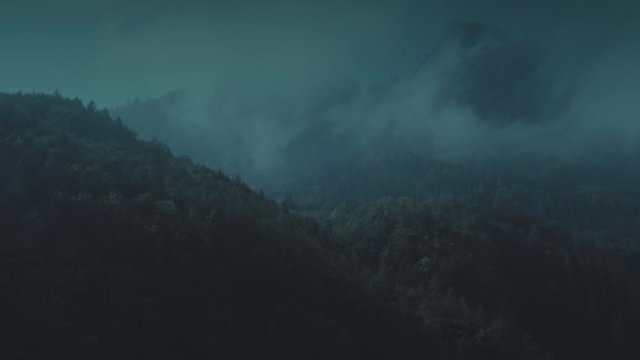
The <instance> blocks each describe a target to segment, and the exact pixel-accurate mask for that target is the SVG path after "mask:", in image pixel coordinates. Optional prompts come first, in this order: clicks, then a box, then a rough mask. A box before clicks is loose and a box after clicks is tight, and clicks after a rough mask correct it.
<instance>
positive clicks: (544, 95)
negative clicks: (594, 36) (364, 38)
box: [111, 22, 640, 247]
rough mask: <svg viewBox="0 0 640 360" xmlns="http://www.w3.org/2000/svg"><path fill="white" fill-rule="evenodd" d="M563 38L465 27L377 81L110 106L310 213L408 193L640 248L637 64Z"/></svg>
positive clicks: (183, 150)
mask: <svg viewBox="0 0 640 360" xmlns="http://www.w3.org/2000/svg"><path fill="white" fill-rule="evenodd" d="M559 38H561V39H556V38H553V37H551V36H550V35H537V36H533V35H529V36H522V35H519V36H516V35H513V34H510V33H509V32H508V31H506V30H503V29H501V28H498V27H495V26H491V25H487V24H483V23H480V22H463V23H455V24H452V25H451V26H450V27H449V30H448V31H446V32H445V34H444V35H443V36H442V37H441V38H440V40H439V41H436V42H435V45H434V46H433V48H432V49H431V51H429V52H428V53H427V55H426V56H425V57H424V59H423V60H422V61H421V62H419V63H418V65H417V66H416V68H415V69H414V70H413V71H412V72H409V73H407V74H402V75H398V76H396V77H394V78H390V79H387V80H384V81H379V82H375V83H373V84H369V85H367V84H360V83H358V82H355V81H352V80H348V79H342V80H340V81H334V82H331V83H330V84H329V85H327V86H324V87H320V88H313V87H311V86H306V84H300V86H299V89H296V90H295V91H292V92H285V93H281V92H278V90H277V88H275V89H274V90H273V93H267V94H258V95H256V94H253V93H251V89H247V90H246V92H248V93H249V95H247V94H246V93H243V92H241V91H236V92H234V91H229V92H228V93H224V94H222V95H221V94H212V95H210V97H207V95H206V94H202V93H194V92H190V91H189V90H182V91H174V92H171V93H169V94H167V95H166V96H163V97H161V98H158V99H147V100H139V99H137V100H135V101H133V102H130V103H129V104H127V105H124V106H120V107H116V108H113V109H111V112H112V113H113V114H115V115H117V116H121V117H122V119H123V121H124V122H125V123H126V124H127V125H128V126H130V127H131V128H132V129H134V130H135V131H137V132H138V133H139V134H140V135H141V137H143V138H145V139H152V138H157V139H159V140H161V141H163V142H166V143H167V144H168V145H169V146H170V147H171V149H172V150H173V151H175V152H176V153H179V154H183V155H188V156H190V157H192V158H194V159H195V160H196V161H198V162H200V163H204V164H207V165H209V166H212V167H214V168H221V169H223V171H225V172H227V173H230V174H240V175H241V176H242V178H243V179H245V180H246V181H247V182H248V183H249V184H250V185H251V186H252V187H253V188H255V189H262V190H264V191H265V193H266V194H268V195H269V196H271V197H273V198H276V199H278V200H287V203H288V204H289V206H292V205H293V206H294V207H295V208H297V209H299V210H305V209H306V210H309V211H314V210H317V209H321V210H323V211H325V212H326V211H331V209H333V208H334V207H335V206H337V205H339V204H340V203H342V202H345V201H347V202H356V203H368V202H372V201H376V200H377V199H379V198H381V197H384V196H408V197H412V198H414V199H416V200H417V201H420V202H427V203H430V204H434V205H440V204H451V203H460V204H463V206H464V207H470V208H475V209H477V210H478V211H485V212H486V211H489V212H492V213H495V214H502V213H511V212H514V211H515V212H517V213H519V214H521V215H526V216H533V217H536V218H539V219H544V220H546V221H557V222H559V223H562V224H563V225H565V226H569V227H571V228H572V229H574V230H576V231H578V232H580V231H583V230H587V231H592V232H595V233H600V234H603V236H602V238H604V239H605V240H606V241H609V242H617V243H619V244H625V246H630V247H633V246H637V241H635V240H636V239H635V237H636V234H637V232H638V231H639V230H640V211H639V210H638V209H640V187H638V186H637V184H638V182H639V181H640V165H638V162H637V159H638V157H639V156H640V128H638V122H637V119H636V114H637V113H638V109H637V106H636V105H635V103H636V102H634V101H632V99H631V97H632V94H634V93H635V92H636V90H635V89H636V86H635V85H633V84H632V82H633V80H632V79H633V76H634V74H635V73H634V72H633V70H632V69H629V68H626V67H624V66H621V65H620V64H618V66H611V64H609V62H607V61H609V60H608V59H605V60H607V61H605V60H603V59H601V58H598V57H596V56H593V55H591V56H587V55H586V54H587V53H589V52H588V51H587V50H585V47H586V48H589V44H582V43H579V42H577V41H574V42H568V43H566V42H564V41H566V39H562V37H559ZM594 42H595V40H594ZM591 46H595V45H591ZM580 54H583V55H584V56H583V57H582V58H579V59H578V58H577V56H578V55H580ZM630 56H631V55H630ZM578 60H579V61H578ZM612 82H615V84H612ZM604 234H606V235H604Z"/></svg>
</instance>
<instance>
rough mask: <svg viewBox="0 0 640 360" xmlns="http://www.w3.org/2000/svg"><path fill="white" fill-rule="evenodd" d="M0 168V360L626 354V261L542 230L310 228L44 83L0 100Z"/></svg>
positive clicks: (520, 224) (392, 224)
mask: <svg viewBox="0 0 640 360" xmlns="http://www.w3.org/2000/svg"><path fill="white" fill-rule="evenodd" d="M0 168H1V169H2V170H1V171H0V295H1V296H0V359H44V358H46V359H50V358H54V359H55V358H64V359H205V358H207V359H209V358H212V359H253V358H258V357H259V358H266V359H426V358H428V359H552V358H557V359H577V358H580V359H602V358H608V359H633V358H638V357H640V346H639V345H638V343H637V337H636V334H638V333H640V306H639V304H640V281H639V280H640V276H639V273H640V268H639V267H640V261H638V260H640V258H639V256H638V254H636V253H633V252H627V253H623V252H620V251H617V250H616V249H615V248H606V247H602V246H598V247H596V246H593V245H590V244H589V242H588V241H586V240H584V239H581V238H575V237H572V236H570V235H568V233H567V232H566V231H564V230H563V229H562V228H559V227H557V226H551V225H546V224H543V223H539V222H536V221H534V220H531V219H526V218H518V217H513V218H510V219H507V220H505V219H504V218H503V219H495V218H494V219H492V218H490V217H487V216H485V215H483V214H481V213H479V212H476V211H472V210H469V209H465V208H464V206H461V207H458V208H453V207H433V206H426V205H424V204H420V203H417V202H415V201H413V200H411V199H407V198H399V199H385V200H381V201H380V202H378V203H377V204H375V205H372V206H366V207H349V206H346V205H342V206H338V207H337V208H336V209H335V210H333V211H332V212H331V214H330V215H328V216H326V217H325V218H323V219H322V220H320V221H316V220H312V219H309V218H307V217H304V216H302V215H300V214H294V213H292V212H290V211H289V210H287V209H286V208H284V207H283V206H282V205H279V204H277V203H275V202H274V201H272V200H269V199H268V198H266V197H265V196H264V195H262V194H258V193H255V192H253V191H252V190H251V189H249V187H248V186H246V185H245V184H244V183H243V182H242V181H240V179H236V180H232V179H229V178H228V177H226V176H225V175H223V174H222V173H220V172H216V171H212V170H210V169H208V168H206V167H204V166H201V165H197V164H194V163H193V162H192V161H191V160H189V159H188V158H184V157H181V158H177V157H174V156H173V155H172V154H171V152H170V151H169V150H168V149H167V147H166V146H165V145H163V144H161V143H159V142H157V141H151V142H145V141H141V140H138V139H137V137H136V135H135V134H134V133H133V132H132V131H130V130H129V129H127V128H126V127H124V126H123V125H122V123H121V122H120V121H119V120H115V121H114V120H113V119H111V118H110V116H109V114H108V113H107V112H106V111H98V110H97V109H96V107H95V105H94V104H93V103H90V104H89V105H88V106H84V105H83V104H82V103H81V102H80V101H79V100H69V99H65V98H63V97H61V96H60V95H58V94H56V95H42V94H0ZM554 356H555V357H554Z"/></svg>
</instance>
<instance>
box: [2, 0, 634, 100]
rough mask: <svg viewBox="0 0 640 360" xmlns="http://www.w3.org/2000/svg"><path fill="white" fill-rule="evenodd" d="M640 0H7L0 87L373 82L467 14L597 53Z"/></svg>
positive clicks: (120, 94)
mask: <svg viewBox="0 0 640 360" xmlns="http://www.w3.org/2000/svg"><path fill="white" fill-rule="evenodd" d="M636 3H638V2H636V1H623V0H617V1H616V0H614V1H607V2H605V1H599V2H596V1H588V0H581V1H570V2H569V1H565V2H560V1H551V0H538V1H526V2H524V1H507V0H488V1H472V0H458V1H456V0H448V1H414V0H367V1H364V0H356V1H337V0H323V1H309V0H295V1H294V0H271V1H265V0H260V1H258V0H255V1H253V0H250V1H242V0H238V1H231V0H219V1H205V0H164V1H163V0H159V1H151V0H136V1H125V0H109V1H107V0H104V1H103V0H61V1H51V0H2V1H1V2H0V45H1V46H2V51H1V53H2V56H0V79H2V81H1V82H0V90H6V91H15V90H23V91H32V90H34V91H45V92H51V91H53V90H55V89H60V90H61V91H62V92H63V94H65V95H68V96H79V97H81V98H83V99H85V100H88V99H95V100H96V101H97V102H98V103H99V105H100V106H114V105H117V104H121V103H124V102H126V101H127V100H130V99H132V98H134V97H142V98H144V97H154V96H159V95H162V94H164V93H166V92H168V91H171V90H175V89H192V90H193V89H196V90H197V89H211V88H226V87H236V88H243V87H248V88H252V89H260V88H264V89H266V88H269V87H277V88H285V89H296V88H297V87H301V86H302V87H308V86H315V85H318V86H321V83H322V82H324V81H326V80H327V79H339V78H349V79H354V80H356V81H358V82H374V81H378V80H382V79H384V78H387V77H393V76H396V75H398V74H402V73H405V72H407V71H410V70H411V69H412V68H413V67H415V66H416V64H417V63H419V62H420V60H421V59H422V58H423V57H424V55H425V54H426V53H427V52H428V51H429V50H430V49H431V48H432V47H433V46H434V44H435V42H436V40H437V39H438V38H440V37H441V36H442V34H443V32H444V31H445V30H444V29H445V28H446V27H447V26H448V24H450V23H451V22H456V21H469V20H474V21H484V22H488V23H491V24H493V25H496V26H500V27H503V28H506V29H509V31H510V32H512V33H513V34H516V36H524V35H525V34H526V35H531V34H540V35H544V34H547V35H548V34H553V35H554V36H555V37H561V36H566V37H568V38H570V39H571V41H572V42H573V43H580V42H587V43H591V44H592V46H590V47H589V49H590V50H591V51H593V52H598V51H604V50H603V49H601V48H599V47H603V46H606V45H607V44H609V43H610V41H611V39H612V38H615V39H618V41H620V40H619V39H620V38H621V36H622V37H624V36H627V37H628V38H629V39H633V40H637V39H638V35H639V34H638V31H637V28H638V27H637V25H636V26H635V27H634V24H636V22H635V20H637V19H638V5H636ZM625 34H626V35H625Z"/></svg>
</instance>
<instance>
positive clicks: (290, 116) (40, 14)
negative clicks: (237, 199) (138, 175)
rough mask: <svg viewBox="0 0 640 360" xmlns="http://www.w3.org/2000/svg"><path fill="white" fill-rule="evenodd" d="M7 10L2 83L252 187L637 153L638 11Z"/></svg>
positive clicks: (309, 6)
mask: <svg viewBox="0 0 640 360" xmlns="http://www.w3.org/2000/svg"><path fill="white" fill-rule="evenodd" d="M36 3H37V6H35V5H36ZM40 5H42V6H40ZM1 7H2V10H3V11H2V12H1V14H2V15H0V16H2V34H3V43H4V46H5V49H6V50H5V51H6V53H7V54H8V56H6V57H3V58H2V60H0V62H1V63H2V65H3V66H2V67H1V69H2V70H0V71H1V72H0V74H1V75H2V78H3V79H4V82H3V85H2V87H3V90H8V91H15V90H22V91H25V90H26V91H45V92H51V91H53V90H54V89H59V90H60V91H62V93H63V94H64V95H67V96H72V97H75V96H78V97H80V98H82V99H83V100H85V101H89V100H95V101H96V102H97V103H98V105H99V106H102V107H107V108H109V109H110V110H111V112H112V114H113V115H114V116H120V117H122V118H123V121H124V122H125V123H126V124H128V125H129V126H131V127H132V128H133V129H134V130H136V131H138V132H139V133H140V135H141V136H142V137H145V138H153V137H157V138H159V139H160V140H161V141H164V142H166V143H168V144H169V146H170V148H171V149H172V150H173V151H174V152H176V153H178V154H183V155H188V156H191V157H193V158H194V159H195V160H196V161H199V162H202V163H205V164H207V165H210V166H213V167H217V168H222V169H223V170H224V171H227V172H229V173H237V174H239V175H241V176H242V177H243V178H246V179H248V181H249V182H250V183H251V184H252V185H254V186H256V187H268V186H269V185H268V184H269V183H273V182H278V183H281V182H283V181H285V180H286V179H290V178H291V176H289V174H291V173H292V172H297V173H302V172H304V171H306V170H309V171H311V172H312V173H313V172H314V171H315V172H323V171H324V172H332V173H333V172H338V173H339V172H340V171H342V169H345V168H348V167H349V166H353V164H356V163H358V162H359V161H362V160H363V159H364V160H367V161H368V160H370V159H372V158H376V157H378V156H380V155H381V154H386V155H388V154H390V153H392V154H405V155H413V154H420V155H428V156H433V157H436V158H438V159H444V160H447V161H451V160H453V161H461V160H465V159H475V160H477V159H491V161H495V159H496V157H498V158H499V157H504V156H505V155H509V156H512V155H525V156H530V155H535V156H538V157H553V158H558V159H564V160H569V161H573V159H576V158H579V159H583V160H584V159H585V158H586V159H589V158H592V157H597V154H596V153H598V154H600V153H602V151H603V150H607V151H609V152H610V153H611V154H614V155H612V156H617V157H620V156H623V155H624V156H627V155H630V154H634V153H635V152H636V151H638V148H639V145H638V139H639V135H640V122H639V121H638V115H639V114H640V108H639V107H640V105H638V102H637V101H635V99H637V98H638V95H640V85H639V84H640V81H638V80H640V69H638V67H637V65H636V64H637V63H638V60H640V45H638V43H637V41H636V40H637V36H638V35H639V31H638V27H637V21H638V20H639V19H638V14H639V12H638V11H639V8H640V7H639V6H638V5H637V4H636V3H635V2H632V1H622V0H619V1H614V2H609V3H607V4H604V3H598V2H584V1H565V2H561V3H558V2H555V1H538V2H535V3H532V2H526V3H525V2H508V1H499V0H495V1H487V2H482V4H480V3H478V2H473V1H451V2H444V1H431V2H419V1H412V0H403V1H399V2H398V1H386V0H381V1H374V2H371V1H366V2H365V1H352V2H349V3H348V4H343V3H341V2H338V1H324V2H321V3H320V2H314V1H285V0H282V1H272V2H268V3H267V2H260V1H244V2H228V1H197V0H193V1H159V2H152V1H140V2H136V3H135V4H131V3H130V2H124V1H115V2H113V1H111V2H107V1H83V2H79V1H61V2H59V3H57V4H56V5H55V6H53V5H44V3H42V4H41V2H37V1H8V2H3V4H2V5H1ZM34 8H37V9H39V10H38V11H33V10H32V9H34ZM78 29H81V31H79V30H78ZM17 66H20V68H21V69H24V71H20V72H17V71H15V70H14V69H15V68H16V67H17Z"/></svg>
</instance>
